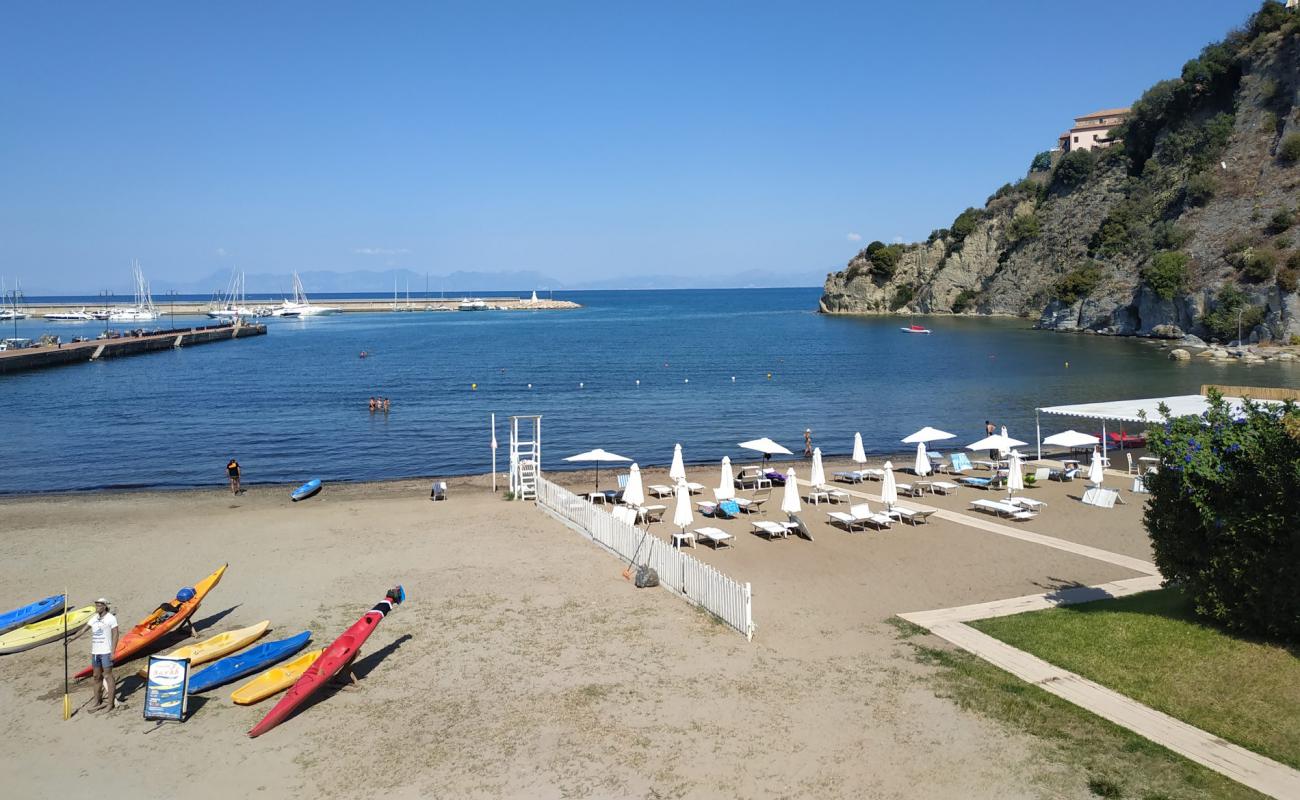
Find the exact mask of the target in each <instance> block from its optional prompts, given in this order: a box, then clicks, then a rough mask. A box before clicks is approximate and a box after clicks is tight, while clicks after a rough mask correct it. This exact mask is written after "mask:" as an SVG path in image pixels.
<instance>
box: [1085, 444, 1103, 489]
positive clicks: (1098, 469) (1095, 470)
mask: <svg viewBox="0 0 1300 800" xmlns="http://www.w3.org/2000/svg"><path fill="white" fill-rule="evenodd" d="M1104 476H1105V471H1104V470H1103V469H1102V466H1101V451H1100V450H1099V449H1097V448H1093V450H1092V463H1091V464H1090V465H1088V480H1089V481H1092V482H1093V483H1095V484H1096V485H1098V486H1101V479H1102V478H1103V477H1104Z"/></svg>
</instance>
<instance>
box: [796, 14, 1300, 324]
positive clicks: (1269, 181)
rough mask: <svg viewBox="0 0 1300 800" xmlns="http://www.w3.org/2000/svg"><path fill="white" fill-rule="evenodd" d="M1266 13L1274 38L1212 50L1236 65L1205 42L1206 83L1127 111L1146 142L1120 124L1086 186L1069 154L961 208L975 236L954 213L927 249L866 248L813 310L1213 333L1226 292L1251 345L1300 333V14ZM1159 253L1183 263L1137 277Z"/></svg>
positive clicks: (1156, 90) (1247, 35) (1255, 33)
mask: <svg viewBox="0 0 1300 800" xmlns="http://www.w3.org/2000/svg"><path fill="white" fill-rule="evenodd" d="M1278 8H1279V9H1280V8H1281V6H1278ZM1263 13H1264V12H1260V15H1256V17H1257V18H1258V17H1260V16H1261V15H1263ZM1276 16H1277V18H1278V19H1279V20H1281V21H1280V22H1278V23H1276V24H1274V23H1272V22H1270V23H1268V25H1272V27H1271V29H1265V30H1254V29H1253V28H1252V27H1251V26H1254V25H1256V18H1252V20H1251V23H1250V26H1248V27H1247V29H1246V31H1245V32H1240V33H1234V34H1230V36H1229V38H1228V39H1227V40H1225V42H1224V43H1223V44H1222V45H1220V47H1223V48H1226V49H1227V50H1229V51H1230V52H1231V54H1232V60H1231V61H1230V62H1228V61H1224V58H1226V57H1224V56H1222V55H1221V54H1220V53H1218V52H1217V51H1214V52H1212V48H1214V47H1216V45H1211V46H1210V47H1209V48H1207V49H1206V51H1204V52H1203V53H1202V56H1201V57H1200V59H1199V60H1197V63H1201V62H1205V63H1207V64H1210V63H1211V60H1212V59H1218V61H1215V62H1214V63H1213V64H1211V66H1214V65H1217V64H1219V63H1220V62H1222V63H1226V64H1227V66H1225V67H1223V71H1222V72H1221V73H1213V72H1212V73H1211V74H1210V77H1208V78H1203V79H1200V80H1203V81H1204V83H1202V82H1198V81H1192V80H1190V79H1189V80H1177V81H1166V82H1164V83H1162V84H1159V85H1157V86H1156V87H1153V88H1152V90H1151V91H1149V92H1148V93H1147V95H1144V96H1143V98H1142V100H1141V101H1139V103H1138V104H1136V105H1135V107H1134V114H1135V117H1139V116H1141V114H1139V112H1140V111H1141V112H1145V114H1146V116H1143V117H1142V119H1143V120H1145V123H1144V124H1146V126H1147V127H1146V128H1145V129H1144V131H1145V132H1143V131H1137V132H1133V133H1131V131H1133V130H1134V128H1133V127H1132V126H1133V125H1134V123H1133V122H1132V121H1130V123H1129V125H1128V126H1126V127H1125V128H1123V129H1121V130H1120V131H1118V133H1122V134H1125V138H1124V140H1123V141H1122V142H1121V143H1120V144H1117V145H1115V146H1114V147H1112V148H1110V149H1109V150H1106V151H1099V153H1100V154H1099V155H1096V156H1094V157H1092V158H1091V159H1090V166H1089V167H1088V168H1087V169H1086V170H1085V171H1086V175H1085V176H1084V177H1083V178H1082V179H1080V178H1078V177H1077V175H1076V176H1074V177H1072V176H1071V175H1069V174H1067V173H1066V172H1065V169H1066V168H1067V165H1066V163H1065V162H1066V161H1067V160H1070V159H1072V158H1075V157H1076V156H1078V157H1080V158H1083V156H1081V155H1080V154H1070V155H1068V156H1066V157H1064V158H1061V159H1057V160H1056V161H1057V163H1056V164H1055V166H1054V168H1052V169H1041V170H1039V171H1034V172H1030V174H1029V175H1028V176H1027V177H1026V178H1025V179H1024V180H1021V181H1020V182H1019V183H1017V184H1015V185H1014V186H1011V185H1008V186H1005V187H1003V188H1002V189H1000V190H999V191H998V192H997V193H996V194H995V195H993V196H992V197H990V198H989V200H988V201H987V203H986V204H985V206H984V207H983V209H979V210H975V209H972V210H970V211H968V212H966V214H963V217H969V219H970V220H974V224H973V226H972V225H970V224H967V225H965V226H964V228H965V230H959V227H962V226H959V223H961V222H962V221H963V220H962V217H959V218H958V220H957V221H956V222H955V223H954V224H953V227H952V230H939V231H936V232H935V233H934V234H932V235H931V237H930V239H929V240H928V241H926V242H921V243H915V244H909V245H902V246H898V245H895V246H891V247H892V248H894V250H895V254H896V261H895V262H894V263H892V264H890V263H880V261H879V260H878V259H880V255H881V254H879V253H877V255H876V256H875V257H874V258H873V255H872V252H873V251H878V250H880V249H881V248H882V247H883V246H882V245H881V244H880V243H878V242H877V243H873V244H872V246H871V247H870V248H868V249H865V250H863V251H861V252H859V253H858V254H857V255H856V256H854V258H853V259H851V260H850V261H849V262H848V264H847V265H846V266H845V268H844V269H843V270H841V271H840V272H836V273H832V274H831V275H828V276H827V279H826V284H825V289H824V292H823V295H822V298H821V302H820V309H821V311H822V312H823V313H826V314H909V313H923V314H954V313H959V314H976V315H979V314H984V315H1009V316H1017V317H1023V318H1028V319H1033V320H1035V321H1036V324H1037V326H1038V327H1040V328H1044V329H1050V330H1059V331H1091V332H1095V333H1100V334H1110V335H1119V336H1157V337H1164V338H1181V337H1182V336H1183V335H1185V334H1193V335H1196V336H1200V337H1203V338H1206V339H1210V338H1212V337H1216V336H1218V337H1220V338H1222V337H1223V336H1224V335H1225V333H1224V331H1225V327H1224V324H1223V323H1222V322H1221V321H1220V324H1219V327H1218V329H1217V332H1216V331H1215V330H1212V329H1211V328H1210V327H1207V324H1206V319H1205V318H1206V316H1207V314H1209V313H1210V312H1212V311H1214V310H1215V309H1216V308H1219V307H1220V305H1221V304H1223V303H1226V302H1229V301H1227V300H1225V299H1223V295H1222V294H1221V292H1222V291H1223V289H1224V287H1225V286H1231V287H1236V288H1237V289H1238V290H1240V292H1241V295H1239V297H1241V296H1244V298H1245V299H1244V305H1242V306H1240V307H1243V308H1246V309H1247V310H1248V311H1251V310H1253V313H1254V314H1256V315H1257V317H1256V318H1257V319H1258V320H1259V322H1258V324H1255V325H1253V326H1252V329H1251V330H1250V331H1248V332H1246V334H1247V335H1248V336H1249V337H1250V338H1252V339H1253V340H1256V341H1270V340H1272V341H1282V342H1287V341H1291V339H1292V337H1300V295H1297V293H1296V284H1297V281H1296V278H1297V273H1298V272H1300V208H1298V206H1300V163H1297V162H1293V161H1289V160H1288V159H1287V158H1285V157H1284V155H1283V153H1282V150H1283V143H1284V142H1286V141H1287V139H1288V137H1292V136H1293V135H1294V136H1297V137H1300V108H1297V106H1300V11H1278V12H1276ZM1260 27H1267V26H1266V25H1264V24H1263V23H1260ZM1234 37H1235V38H1234ZM1191 64H1192V62H1189V67H1190V65H1191ZM1190 74H1191V75H1196V74H1197V73H1194V72H1193V73H1190ZM1184 76H1185V77H1188V76H1189V71H1188V69H1185V70H1184ZM1166 97H1172V98H1174V99H1173V100H1167V99H1166ZM1161 103H1164V104H1165V105H1164V106H1161V105H1160V104H1161ZM1160 108H1165V109H1167V110H1165V111H1161V112H1159V113H1162V114H1164V116H1158V115H1157V116H1155V117H1153V116H1152V115H1156V114H1157V111H1153V110H1152V109H1160ZM1153 118H1154V119H1155V120H1156V121H1155V122H1154V123H1152V122H1151V121H1150V120H1151V119H1153ZM1153 130H1154V133H1152V131H1153ZM1143 136H1145V137H1146V138H1145V139H1142V137H1143ZM1139 139H1142V141H1146V142H1148V143H1149V144H1148V145H1147V146H1146V147H1145V149H1144V148H1143V146H1142V143H1141V142H1139V141H1138V140H1139ZM1068 166H1078V165H1077V164H1074V165H1068ZM1207 186H1208V187H1209V188H1208V190H1207V189H1206V188H1205V187H1207ZM1207 195H1208V196H1207ZM1286 213H1290V214H1291V215H1292V216H1294V217H1295V222H1294V223H1293V224H1289V225H1286V224H1284V223H1285V222H1286V219H1285V217H1286ZM968 223H969V220H968ZM962 233H964V234H965V235H964V236H963V235H961V234H962ZM1162 252H1174V253H1179V254H1181V257H1182V258H1183V263H1185V268H1184V269H1183V273H1182V275H1181V282H1177V281H1175V283H1176V284H1177V285H1175V286H1172V287H1171V286H1169V285H1166V286H1165V287H1164V289H1163V291H1160V290H1158V289H1157V288H1155V287H1153V286H1152V285H1150V283H1149V282H1148V280H1147V278H1146V271H1147V270H1148V268H1149V267H1151V266H1152V264H1153V259H1155V258H1156V256H1157V254H1158V253H1162ZM883 261H885V262H887V261H888V259H883ZM1256 262H1258V263H1256ZM1237 302H1238V303H1242V302H1243V301H1242V300H1240V299H1239V300H1238V301H1237ZM1237 307H1238V306H1232V307H1225V308H1229V309H1230V310H1229V311H1227V312H1225V313H1223V314H1221V315H1219V316H1220V320H1222V319H1226V318H1227V317H1228V316H1232V317H1233V319H1236V316H1235V314H1236V310H1235V309H1236V308H1237ZM1243 317H1245V318H1248V319H1249V318H1251V317H1250V316H1249V314H1248V313H1247V314H1243ZM1234 338H1235V333H1234Z"/></svg>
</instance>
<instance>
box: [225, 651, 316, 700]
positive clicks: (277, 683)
mask: <svg viewBox="0 0 1300 800" xmlns="http://www.w3.org/2000/svg"><path fill="white" fill-rule="evenodd" d="M322 652H323V651H322V650H312V651H310V652H306V653H303V654H302V655H300V656H298V657H297V658H295V659H294V660H292V661H286V662H285V663H283V664H281V665H280V666H278V667H271V668H270V669H268V670H267V671H266V672H263V673H262V674H261V675H258V676H257V677H256V678H253V679H252V680H251V681H249V682H248V683H246V684H244V685H243V686H241V687H239V688H238V689H236V690H235V691H234V692H232V693H231V695H230V699H231V700H234V701H235V702H236V703H238V704H239V705H241V706H247V705H252V704H253V703H256V702H257V701H259V700H265V699H266V698H268V697H270V696H271V695H273V694H275V693H276V692H282V691H284V690H285V689H288V688H289V687H290V686H293V683H294V681H296V680H298V679H299V678H301V677H302V674H303V673H304V672H306V671H307V668H308V667H310V666H311V665H312V664H314V663H315V662H316V659H317V658H319V657H320V654H321V653H322Z"/></svg>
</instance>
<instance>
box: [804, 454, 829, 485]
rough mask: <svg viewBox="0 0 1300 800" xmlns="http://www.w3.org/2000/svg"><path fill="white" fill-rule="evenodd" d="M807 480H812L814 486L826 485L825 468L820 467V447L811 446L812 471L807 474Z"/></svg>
mask: <svg viewBox="0 0 1300 800" xmlns="http://www.w3.org/2000/svg"><path fill="white" fill-rule="evenodd" d="M808 480H810V481H812V485H813V486H814V487H817V486H825V485H826V470H825V469H823V468H822V449H821V448H820V447H814V448H813V463H812V472H811V473H810V474H809V475H808Z"/></svg>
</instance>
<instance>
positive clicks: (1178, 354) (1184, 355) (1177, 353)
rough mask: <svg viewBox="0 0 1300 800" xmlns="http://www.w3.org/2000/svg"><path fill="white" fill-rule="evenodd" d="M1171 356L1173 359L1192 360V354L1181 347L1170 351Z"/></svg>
mask: <svg viewBox="0 0 1300 800" xmlns="http://www.w3.org/2000/svg"><path fill="white" fill-rule="evenodd" d="M1169 358H1170V360H1172V361H1191V360H1192V354H1191V353H1189V352H1187V351H1186V350H1184V349H1183V348H1181V347H1179V348H1176V349H1174V350H1170V351H1169Z"/></svg>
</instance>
